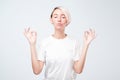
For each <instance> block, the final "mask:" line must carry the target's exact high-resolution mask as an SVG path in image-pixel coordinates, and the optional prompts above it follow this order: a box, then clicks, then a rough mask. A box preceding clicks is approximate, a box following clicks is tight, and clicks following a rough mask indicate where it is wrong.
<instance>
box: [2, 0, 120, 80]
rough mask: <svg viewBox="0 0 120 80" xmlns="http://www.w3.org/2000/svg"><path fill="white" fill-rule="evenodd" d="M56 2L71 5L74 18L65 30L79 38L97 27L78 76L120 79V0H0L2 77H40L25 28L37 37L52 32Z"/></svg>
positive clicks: (6, 79) (86, 79)
mask: <svg viewBox="0 0 120 80" xmlns="http://www.w3.org/2000/svg"><path fill="white" fill-rule="evenodd" d="M55 6H64V7H66V8H68V9H69V11H70V13H71V16H72V22H71V24H70V25H69V26H68V27H67V30H66V33H67V34H68V35H71V36H74V37H75V38H77V39H79V40H80V41H81V43H82V35H83V32H84V31H85V30H88V29H89V28H94V29H95V30H96V33H97V38H96V39H95V40H94V41H93V42H92V44H91V45H90V47H89V50H88V55H87V59H86V63H85V67H84V70H83V73H82V74H79V75H78V77H77V80H120V62H119V58H120V35H119V34H120V31H119V30H120V1H119V0H0V80H41V79H42V78H43V73H44V71H43V72H42V73H41V74H40V75H38V76H36V75H34V74H33V72H32V67H31V58H30V51H29V44H28V42H27V40H26V38H25V37H24V35H23V31H24V28H26V27H31V28H32V29H34V30H36V31H37V32H38V39H39V40H41V39H43V38H44V37H48V36H49V35H51V34H52V33H53V26H52V25H51V23H50V21H49V16H50V14H51V11H52V9H53V8H54V7H55Z"/></svg>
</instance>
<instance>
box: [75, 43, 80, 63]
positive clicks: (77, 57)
mask: <svg viewBox="0 0 120 80" xmlns="http://www.w3.org/2000/svg"><path fill="white" fill-rule="evenodd" d="M79 59H80V42H79V41H76V42H75V46H74V56H73V61H77V60H79Z"/></svg>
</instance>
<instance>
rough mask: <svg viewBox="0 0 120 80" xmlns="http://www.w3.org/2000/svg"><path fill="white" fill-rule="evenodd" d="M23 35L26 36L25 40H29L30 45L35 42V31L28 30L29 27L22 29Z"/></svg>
mask: <svg viewBox="0 0 120 80" xmlns="http://www.w3.org/2000/svg"><path fill="white" fill-rule="evenodd" d="M24 35H25V37H26V38H27V40H28V41H29V44H30V45H35V44H36V40H37V32H36V31H32V30H30V28H26V29H25V30H24Z"/></svg>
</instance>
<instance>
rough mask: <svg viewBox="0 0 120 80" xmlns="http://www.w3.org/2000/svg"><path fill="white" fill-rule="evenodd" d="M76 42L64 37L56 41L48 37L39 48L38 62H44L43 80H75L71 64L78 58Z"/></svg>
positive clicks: (78, 52)
mask: <svg viewBox="0 0 120 80" xmlns="http://www.w3.org/2000/svg"><path fill="white" fill-rule="evenodd" d="M79 55H80V45H79V43H78V41H76V40H74V39H72V38H70V37H68V36H66V37H65V38H64V39H56V38H54V37H53V36H50V37H48V38H46V39H44V40H43V41H42V42H41V43H40V46H39V52H38V60H41V61H43V62H45V78H44V80H75V78H76V73H75V72H74V70H73V63H74V61H77V60H78V59H79V58H80V57H79Z"/></svg>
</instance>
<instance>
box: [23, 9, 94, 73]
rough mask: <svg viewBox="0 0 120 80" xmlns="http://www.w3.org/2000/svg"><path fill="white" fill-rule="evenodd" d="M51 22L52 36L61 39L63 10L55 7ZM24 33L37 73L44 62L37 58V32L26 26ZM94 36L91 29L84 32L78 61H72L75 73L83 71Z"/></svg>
mask: <svg viewBox="0 0 120 80" xmlns="http://www.w3.org/2000/svg"><path fill="white" fill-rule="evenodd" d="M50 21H51V23H52V24H53V26H54V34H53V35H52V36H53V37H55V38H57V39H63V38H65V37H66V34H65V28H66V24H67V18H66V16H65V15H64V12H62V10H60V9H56V10H55V11H54V12H53V17H52V18H51V19H50ZM24 35H25V37H26V38H27V40H28V42H29V44H30V50H31V62H32V68H33V72H34V74H36V75H37V74H39V73H40V72H41V71H42V69H43V66H44V62H42V61H40V60H37V51H36V40H37V32H36V31H33V30H31V29H30V28H26V29H25V30H24ZM94 38H95V31H94V30H92V29H89V30H88V31H85V32H84V36H83V39H84V40H83V46H82V52H81V53H82V54H81V56H80V59H79V60H78V61H75V62H74V65H73V69H74V71H75V72H76V73H78V74H80V73H81V72H82V71H83V68H84V64H85V60H86V55H87V50H88V47H89V45H90V43H91V42H92V40H93V39H94Z"/></svg>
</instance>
